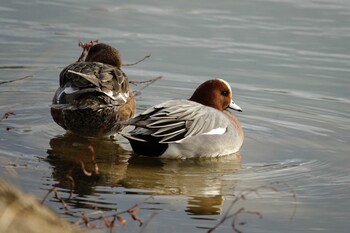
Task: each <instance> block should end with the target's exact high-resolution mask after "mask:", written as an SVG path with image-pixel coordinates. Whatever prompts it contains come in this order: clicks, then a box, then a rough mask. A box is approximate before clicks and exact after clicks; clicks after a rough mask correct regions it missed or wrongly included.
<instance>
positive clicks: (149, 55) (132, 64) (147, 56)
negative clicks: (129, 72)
mask: <svg viewBox="0 0 350 233" xmlns="http://www.w3.org/2000/svg"><path fill="white" fill-rule="evenodd" d="M149 57H151V54H148V55H146V56H145V57H144V58H142V59H141V60H139V61H137V62H134V63H131V64H123V66H134V65H137V64H139V63H141V62H143V61H144V60H146V59H147V58H149Z"/></svg>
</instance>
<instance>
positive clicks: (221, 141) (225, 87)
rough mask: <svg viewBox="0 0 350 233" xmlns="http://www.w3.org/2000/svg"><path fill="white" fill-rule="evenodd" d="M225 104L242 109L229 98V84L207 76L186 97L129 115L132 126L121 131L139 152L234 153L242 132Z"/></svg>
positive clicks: (195, 155) (164, 154)
mask: <svg viewBox="0 0 350 233" xmlns="http://www.w3.org/2000/svg"><path fill="white" fill-rule="evenodd" d="M228 108H231V109H233V110H236V111H242V109H241V108H240V107H239V106H238V105H237V104H235V103H234V102H233V100H232V90H231V87H230V85H229V84H228V83H227V82H226V81H224V80H222V79H213V80H208V81H206V82H204V83H203V84H201V85H200V86H199V87H198V88H197V89H196V91H195V92H194V94H193V95H192V97H191V98H190V99H189V100H184V99H183V100H169V101H166V102H163V103H161V104H158V105H155V106H153V107H151V108H149V109H147V110H146V111H144V112H143V113H141V114H139V115H137V116H136V117H134V118H131V119H129V120H128V124H129V125H133V126H135V129H133V130H132V131H130V132H128V133H122V135H123V136H124V137H126V138H127V139H128V140H129V142H130V144H131V147H132V149H133V150H134V152H135V153H136V154H139V155H145V156H153V157H161V158H181V159H184V158H199V157H219V156H224V155H229V154H234V153H236V152H238V151H239V149H240V148H241V146H242V144H243V139H244V134H243V130H242V127H241V125H240V123H239V121H238V120H237V118H236V117H235V116H234V115H233V114H232V113H231V112H229V111H228V110H227V109H228Z"/></svg>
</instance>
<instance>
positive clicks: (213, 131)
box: [203, 128, 226, 135]
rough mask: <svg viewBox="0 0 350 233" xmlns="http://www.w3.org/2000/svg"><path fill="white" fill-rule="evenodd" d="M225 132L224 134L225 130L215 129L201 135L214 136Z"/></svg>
mask: <svg viewBox="0 0 350 233" xmlns="http://www.w3.org/2000/svg"><path fill="white" fill-rule="evenodd" d="M225 132H226V128H216V129H212V130H210V131H209V132H206V133H203V134H209V135H215V134H224V133H225Z"/></svg>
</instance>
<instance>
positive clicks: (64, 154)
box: [47, 134, 127, 204]
mask: <svg viewBox="0 0 350 233" xmlns="http://www.w3.org/2000/svg"><path fill="white" fill-rule="evenodd" d="M91 146H92V148H93V151H94V152H92V151H91V150H90V149H89V147H91ZM50 147H51V149H49V150H48V151H47V153H48V157H47V161H48V162H49V163H50V164H51V165H52V166H53V173H52V176H53V178H54V179H55V180H56V181H58V182H59V183H58V184H57V187H60V188H63V189H65V190H67V192H69V191H70V189H71V188H70V184H71V182H70V181H69V179H67V177H69V176H70V177H72V178H73V180H74V193H76V194H78V195H79V196H85V195H93V194H94V193H95V192H96V190H95V187H96V186H99V185H116V184H118V182H119V181H120V180H121V179H122V178H123V177H124V176H125V172H126V167H127V163H126V161H127V157H126V156H127V152H126V151H125V150H124V149H123V148H122V147H121V146H120V145H119V144H117V143H116V142H115V141H111V140H108V139H101V140H98V139H93V138H83V137H79V136H77V135H73V134H67V135H64V136H57V137H55V138H52V139H51V140H50ZM119 155H123V156H119ZM77 204H78V203H77Z"/></svg>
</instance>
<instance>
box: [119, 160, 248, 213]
mask: <svg viewBox="0 0 350 233" xmlns="http://www.w3.org/2000/svg"><path fill="white" fill-rule="evenodd" d="M128 162H129V165H128V169H127V172H126V176H125V177H124V178H123V179H122V180H121V182H122V185H123V186H124V187H126V188H138V189H143V190H144V189H146V190H150V191H151V192H152V194H154V195H183V196H187V197H189V200H188V205H187V209H186V212H187V213H188V214H191V215H214V214H220V213H221V206H222V204H223V201H224V198H223V196H225V195H230V194H232V193H233V191H234V187H235V185H236V183H237V181H236V180H235V179H233V178H232V175H233V174H234V173H237V172H238V171H240V169H241V160H240V155H239V154H236V155H232V156H225V157H223V158H215V159H214V158H213V159H198V160H156V163H155V159H154V158H147V157H136V156H134V157H131V158H130V159H129V160H128Z"/></svg>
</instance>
